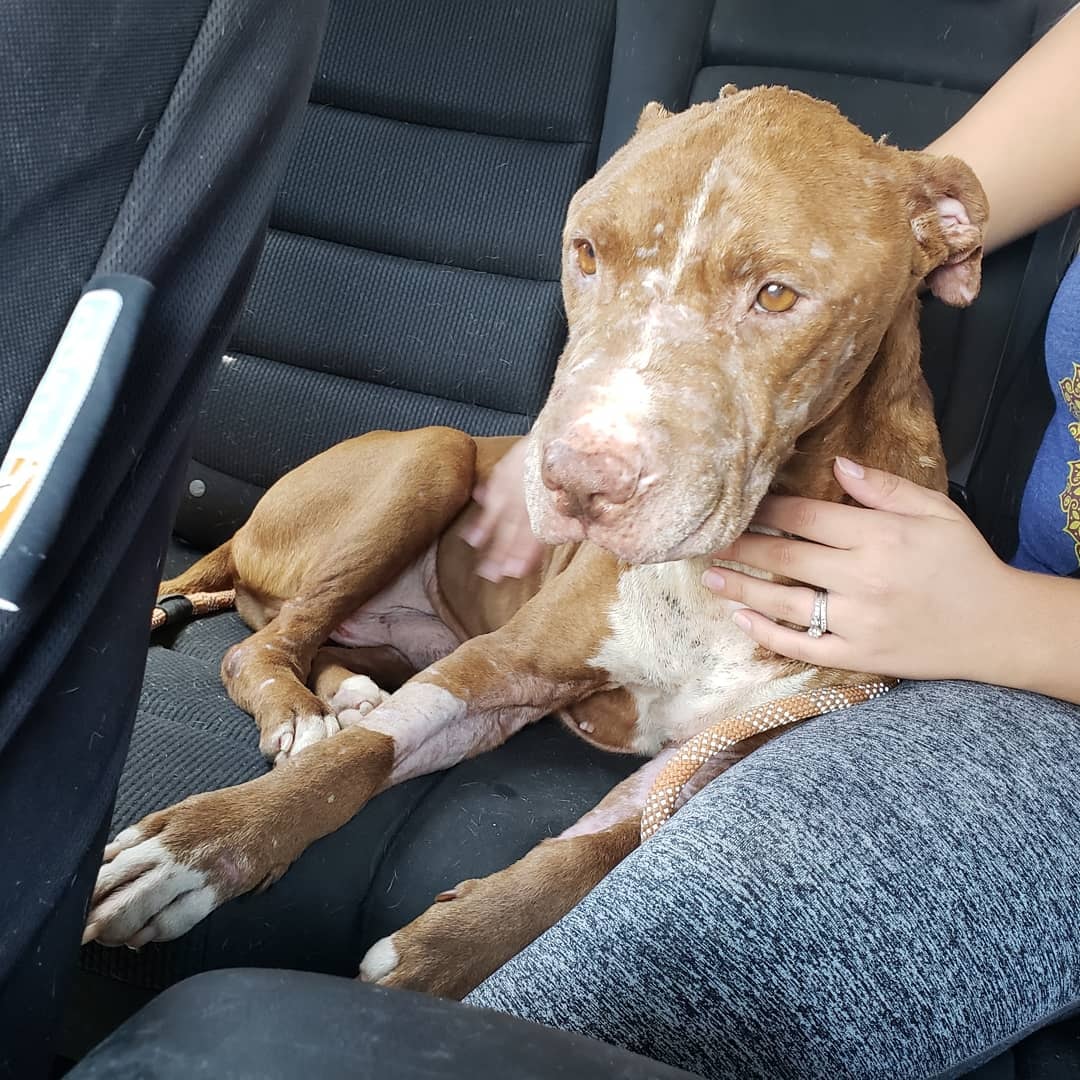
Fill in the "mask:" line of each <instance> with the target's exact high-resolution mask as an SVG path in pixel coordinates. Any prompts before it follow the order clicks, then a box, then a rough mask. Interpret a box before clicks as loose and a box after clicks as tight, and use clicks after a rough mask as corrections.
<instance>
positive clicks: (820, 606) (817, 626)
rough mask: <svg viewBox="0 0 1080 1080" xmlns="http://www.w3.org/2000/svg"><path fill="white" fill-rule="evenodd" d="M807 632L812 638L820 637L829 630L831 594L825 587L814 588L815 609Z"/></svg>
mask: <svg viewBox="0 0 1080 1080" xmlns="http://www.w3.org/2000/svg"><path fill="white" fill-rule="evenodd" d="M806 632H807V633H808V634H809V635H810V636H811V637H812V638H819V637H821V635H822V634H827V633H828V632H829V594H828V593H827V592H826V591H825V590H824V589H815V590H814V610H813V613H812V614H811V615H810V625H809V626H808V627H807V628H806Z"/></svg>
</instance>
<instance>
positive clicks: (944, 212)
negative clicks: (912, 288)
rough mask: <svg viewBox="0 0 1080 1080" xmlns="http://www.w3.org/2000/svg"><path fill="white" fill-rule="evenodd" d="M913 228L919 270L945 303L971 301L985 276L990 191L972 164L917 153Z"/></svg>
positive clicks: (959, 304) (932, 290)
mask: <svg viewBox="0 0 1080 1080" xmlns="http://www.w3.org/2000/svg"><path fill="white" fill-rule="evenodd" d="M913 164H914V170H913V171H914V184H913V189H912V193H911V206H910V211H911V231H912V232H913V233H914V234H915V240H916V242H917V244H918V252H919V254H918V255H917V262H916V266H915V272H916V273H917V274H918V275H919V276H920V277H925V278H926V284H927V285H928V286H929V288H930V291H931V292H932V293H933V294H934V295H935V296H936V297H938V298H939V299H941V300H943V301H944V302H945V303H946V304H952V305H953V306H954V307H966V306H967V305H968V304H970V303H971V302H972V300H974V299H975V297H976V296H978V294H979V283H980V281H981V279H982V249H983V230H984V229H985V227H986V218H987V213H988V206H987V200H986V193H985V192H984V191H983V189H982V185H981V184H980V183H979V181H978V178H977V177H976V176H975V173H974V172H972V170H971V168H970V167H969V166H967V165H966V164H965V163H964V162H962V161H961V160H960V159H959V158H954V157H937V156H936V155H934V154H926V153H917V154H914V155H913Z"/></svg>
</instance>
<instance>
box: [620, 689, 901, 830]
mask: <svg viewBox="0 0 1080 1080" xmlns="http://www.w3.org/2000/svg"><path fill="white" fill-rule="evenodd" d="M898 682H899V680H898V679H877V680H875V681H873V682H867V683H859V684H858V685H856V686H823V687H821V688H820V689H815V690H807V691H806V692H805V693H803V694H793V695H792V696H791V697H787V698H781V699H780V700H779V701H770V702H767V703H766V704H764V705H757V706H755V707H754V708H752V709H748V710H747V711H746V712H744V713H740V714H739V715H738V716H732V717H729V718H728V719H727V720H723V721H721V722H720V723H719V724H714V725H713V726H712V727H710V728H706V729H705V730H704V731H702V732H699V733H698V734H697V735H695V736H694V737H693V738H692V739H689V740H687V741H686V742H685V743H683V745H682V746H681V747H679V750H678V752H677V753H676V754H675V756H674V757H673V758H672V759H671V760H670V761H669V762H668V763H667V765H665V766H664V768H663V770H662V771H661V773H660V775H659V776H658V777H657V778H656V782H655V783H654V784H653V786H652V790H651V791H650V792H649V796H648V798H647V799H646V800H645V809H644V811H643V812H642V815H641V840H642V843H644V842H645V841H646V840H648V839H649V837H650V836H653V835H654V834H655V833H656V831H657V829H659V828H660V826H661V825H663V824H664V822H665V821H667V820H668V818H670V817H671V816H672V814H674V813H675V811H676V810H677V809H679V805H680V804H679V799H680V796H681V795H682V793H683V789H684V788H685V787H686V785H687V784H688V783H689V782H690V781H691V780H692V779H693V778H694V776H695V774H696V773H697V772H698V771H699V770H700V769H701V768H702V767H703V766H704V765H706V764H707V763H708V762H709V760H710V759H711V758H712V757H714V756H715V755H716V754H719V753H722V752H723V751H724V750H728V749H730V748H731V747H732V746H734V745H735V744H736V743H740V742H742V741H743V739H749V738H750V737H751V736H752V735H758V734H760V733H761V732H764V731H772V730H773V729H774V728H779V727H785V726H786V725H788V724H794V723H795V722H796V721H798V720H809V719H810V718H811V717H813V716H824V715H825V714H826V713H831V712H836V711H837V710H838V709H846V708H848V707H849V706H851V705H861V704H863V702H866V701H872V700H873V699H874V698H876V697H880V696H881V695H882V694H884V693H887V692H888V691H889V690H891V689H892V688H893V687H894V686H896V685H897V683H898Z"/></svg>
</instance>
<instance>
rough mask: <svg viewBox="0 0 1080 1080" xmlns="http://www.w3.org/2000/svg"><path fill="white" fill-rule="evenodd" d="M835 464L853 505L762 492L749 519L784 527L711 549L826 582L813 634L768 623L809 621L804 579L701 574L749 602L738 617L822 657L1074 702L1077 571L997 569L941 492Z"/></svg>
mask: <svg viewBox="0 0 1080 1080" xmlns="http://www.w3.org/2000/svg"><path fill="white" fill-rule="evenodd" d="M834 471H835V475H836V478H837V481H838V482H839V483H840V485H841V486H842V487H843V488H844V490H845V491H846V492H847V493H848V494H849V495H851V497H852V498H854V499H856V500H857V501H858V502H859V503H860V504H861V506H845V505H841V504H839V503H828V502H820V501H817V500H812V499H801V498H794V497H786V496H770V497H768V498H766V499H765V500H764V501H763V502H762V505H761V508H760V509H759V511H758V514H757V517H756V518H755V522H756V524H758V525H764V526H767V527H769V528H772V529H777V530H780V531H782V532H785V533H792V534H794V536H793V537H791V538H789V537H780V536H769V535H761V534H757V533H744V534H743V535H742V536H741V537H740V538H739V539H738V540H737V541H735V543H734V544H733V545H732V546H731V547H730V548H728V549H727V550H725V551H722V552H718V553H717V557H718V558H720V559H723V560H731V561H734V562H738V563H740V564H745V565H748V566H752V567H756V568H758V569H761V570H766V571H770V572H772V573H775V574H778V575H781V576H783V577H785V578H791V579H795V580H798V581H806V582H810V583H812V584H813V585H814V586H816V587H818V588H822V589H825V590H826V591H827V592H828V622H829V633H828V634H826V635H824V636H823V637H820V638H817V639H814V638H811V637H810V636H809V635H808V634H807V633H806V632H805V630H802V629H792V628H790V627H787V626H783V625H779V624H778V623H776V622H774V621H773V620H774V619H780V620H783V621H786V622H791V623H795V624H797V625H800V626H803V627H805V626H806V625H808V623H809V621H810V613H811V610H812V607H813V590H812V589H811V588H806V587H802V586H793V585H779V584H774V583H772V582H769V581H764V580H761V579H758V578H755V577H752V576H750V575H748V574H743V573H740V572H737V571H734V570H730V569H728V568H726V567H725V568H722V569H717V570H709V571H706V574H705V583H706V584H707V585H708V586H709V587H710V588H711V589H713V590H714V591H715V592H717V593H719V594H720V595H721V596H724V597H726V598H728V599H731V600H735V601H737V602H739V603H740V604H746V605H747V607H748V609H747V610H740V611H737V612H736V613H735V615H734V619H735V622H736V625H738V626H740V627H741V628H742V629H743V630H744V631H745V632H746V633H748V634H749V636H750V637H752V638H753V639H754V640H755V641H757V642H759V643H760V644H762V645H764V646H765V647H766V648H768V649H772V650H774V651H776V652H779V653H781V654H783V655H785V656H791V657H793V658H795V659H797V660H805V661H808V662H810V663H814V664H821V665H824V666H826V667H839V668H847V669H850V670H853V671H865V672H871V673H874V674H879V675H893V676H897V677H901V678H913V679H968V680H972V681H977V682H988V683H997V684H999V685H1002V686H1011V687H1014V688H1016V689H1022V690H1033V691H1037V692H1039V693H1042V694H1047V695H1048V696H1050V697H1056V698H1060V699H1062V700H1065V701H1072V702H1076V703H1078V704H1080V581H1073V580H1070V579H1062V578H1053V577H1048V576H1046V575H1041V574H1031V573H1026V572H1024V571H1020V570H1015V569H1013V568H1012V567H1009V566H1007V565H1006V564H1005V563H1003V562H1001V560H999V559H998V558H997V556H996V555H995V554H994V553H993V552H992V551H991V550H990V548H989V546H988V545H987V543H986V541H985V540H983V538H982V537H981V536H980V535H979V532H978V530H976V528H975V526H974V525H972V523H971V522H970V521H969V520H968V519H967V517H966V516H965V515H964V514H963V512H962V511H961V510H960V509H959V508H957V507H956V506H955V505H954V504H953V503H952V502H951V501H950V500H949V499H948V497H947V496H945V495H942V494H939V493H938V492H934V491H928V490H926V489H925V488H921V487H919V486H918V485H916V484H912V483H910V482H909V481H907V480H902V479H900V478H899V477H897V476H893V475H891V474H889V473H884V472H880V471H878V470H875V469H861V467H860V466H857V465H854V464H853V463H846V462H844V461H843V459H838V461H837V464H836V467H835V470H834ZM860 472H861V474H862V475H859V473H860ZM800 538H804V539H800Z"/></svg>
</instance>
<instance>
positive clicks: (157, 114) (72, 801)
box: [0, 0, 325, 1080]
mask: <svg viewBox="0 0 1080 1080" xmlns="http://www.w3.org/2000/svg"><path fill="white" fill-rule="evenodd" d="M324 20H325V4H324V3H321V2H313V0H168V2H165V0H140V2H139V3H133V2H131V0H104V2H99V3H95V4H88V5H78V6H75V7H71V6H69V5H62V6H60V7H58V6H56V5H48V4H40V3H37V2H35V0H15V2H14V3H9V4H7V5H6V6H5V9H4V33H3V35H2V36H0V310H2V312H3V315H2V317H0V364H2V371H3V377H2V380H0V447H5V448H7V449H8V452H7V453H6V454H5V456H4V463H3V465H0V474H2V480H0V523H2V524H0V600H2V603H0V608H2V610H0V672H2V674H0V880H2V881H3V882H4V888H3V891H2V896H0V921H2V924H3V928H4V929H3V933H2V934H0V1075H2V1076H12V1077H17V1078H18V1080H29V1078H32V1077H34V1076H36V1075H39V1073H41V1072H43V1071H44V1070H45V1069H46V1068H48V1067H49V1066H50V1043H51V1039H52V1037H53V1029H54V1028H55V1026H56V1024H57V1020H58V1012H59V1010H60V1008H61V1005H62V1003H63V1001H64V998H65V996H66V986H67V983H68V981H69V975H70V972H71V968H72V965H73V963H74V961H75V958H76V956H77V950H78V940H79V934H80V931H81V926H82V919H83V914H84V910H85V905H86V901H87V898H88V894H89V890H90V888H91V886H92V883H93V880H94V876H95V872H96V865H97V863H98V861H99V859H100V853H101V847H102V843H103V841H104V836H105V831H106V827H107V825H108V822H109V818H110V814H111V811H112V805H113V798H114V794H115V791H116V784H117V780H118V778H119V775H120V769H121V765H122V763H123V760H124V755H125V752H126V749H127V744H128V738H129V734H130V730H131V723H132V719H133V716H134V711H135V705H136V700H137V696H138V691H139V682H140V677H141V674H142V669H143V665H144V660H145V642H146V628H147V625H148V622H147V620H148V618H149V611H150V605H151V604H152V601H153V596H154V588H155V582H156V578H157V576H158V573H159V567H160V562H161V556H162V551H163V549H164V546H165V543H166V540H167V537H168V534H169V528H170V524H171V521H172V518H173V516H174V514H175V508H176V503H177V496H178V489H179V481H180V479H181V470H182V469H183V466H184V463H185V462H186V460H187V458H188V456H189V452H190V448H189V440H190V435H191V429H192V425H193V421H194V417H195V409H196V403H197V401H198V399H199V397H200V390H201V388H202V387H203V385H204V383H205V378H206V375H207V372H208V368H209V364H210V362H211V360H212V359H214V360H216V359H217V358H218V357H219V356H220V353H221V348H222V346H223V344H224V342H225V341H226V340H227V334H228V332H229V330H230V328H231V326H232V323H233V321H234V316H235V314H236V313H237V311H238V309H239V302H240V298H241V295H242V293H243V290H244V288H245V287H246V285H247V283H248V281H249V280H250V274H251V270H252V269H253V267H254V264H255V260H256V255H257V253H258V249H259V246H260V244H261V241H262V238H263V235H264V230H265V223H266V217H267V212H268V209H269V205H270V202H271V199H272V195H273V193H274V191H275V190H276V189H277V187H278V185H279V183H280V180H281V176H282V173H283V168H284V165H285V163H286V162H287V160H288V155H289V151H290V150H291V148H292V144H293V141H294V136H295V134H296V129H297V121H298V119H299V114H300V109H301V107H302V105H303V102H304V99H305V98H306V96H307V91H308V88H309V87H310V84H311V76H312V72H313V67H314V60H315V57H316V55H317V51H318V45H319V41H320V38H321V34H322V30H323V25H324ZM259 23H262V24H263V32H262V33H261V34H260V35H259V36H258V37H257V38H254V37H252V36H251V35H249V34H246V33H245V32H244V31H243V27H244V26H245V25H252V24H259ZM81 294H86V295H85V296H84V297H83V299H82V300H81V301H80V295H81ZM77 305H78V306H77ZM73 311H75V312H76V314H75V315H74V316H73ZM69 316H72V321H71V323H70V325H69V328H68V330H67V332H65V333H64V336H63V339H62V340H61V334H62V332H64V331H65V324H67V323H68V319H69ZM83 395H85V396H83ZM80 406H81V407H80Z"/></svg>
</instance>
